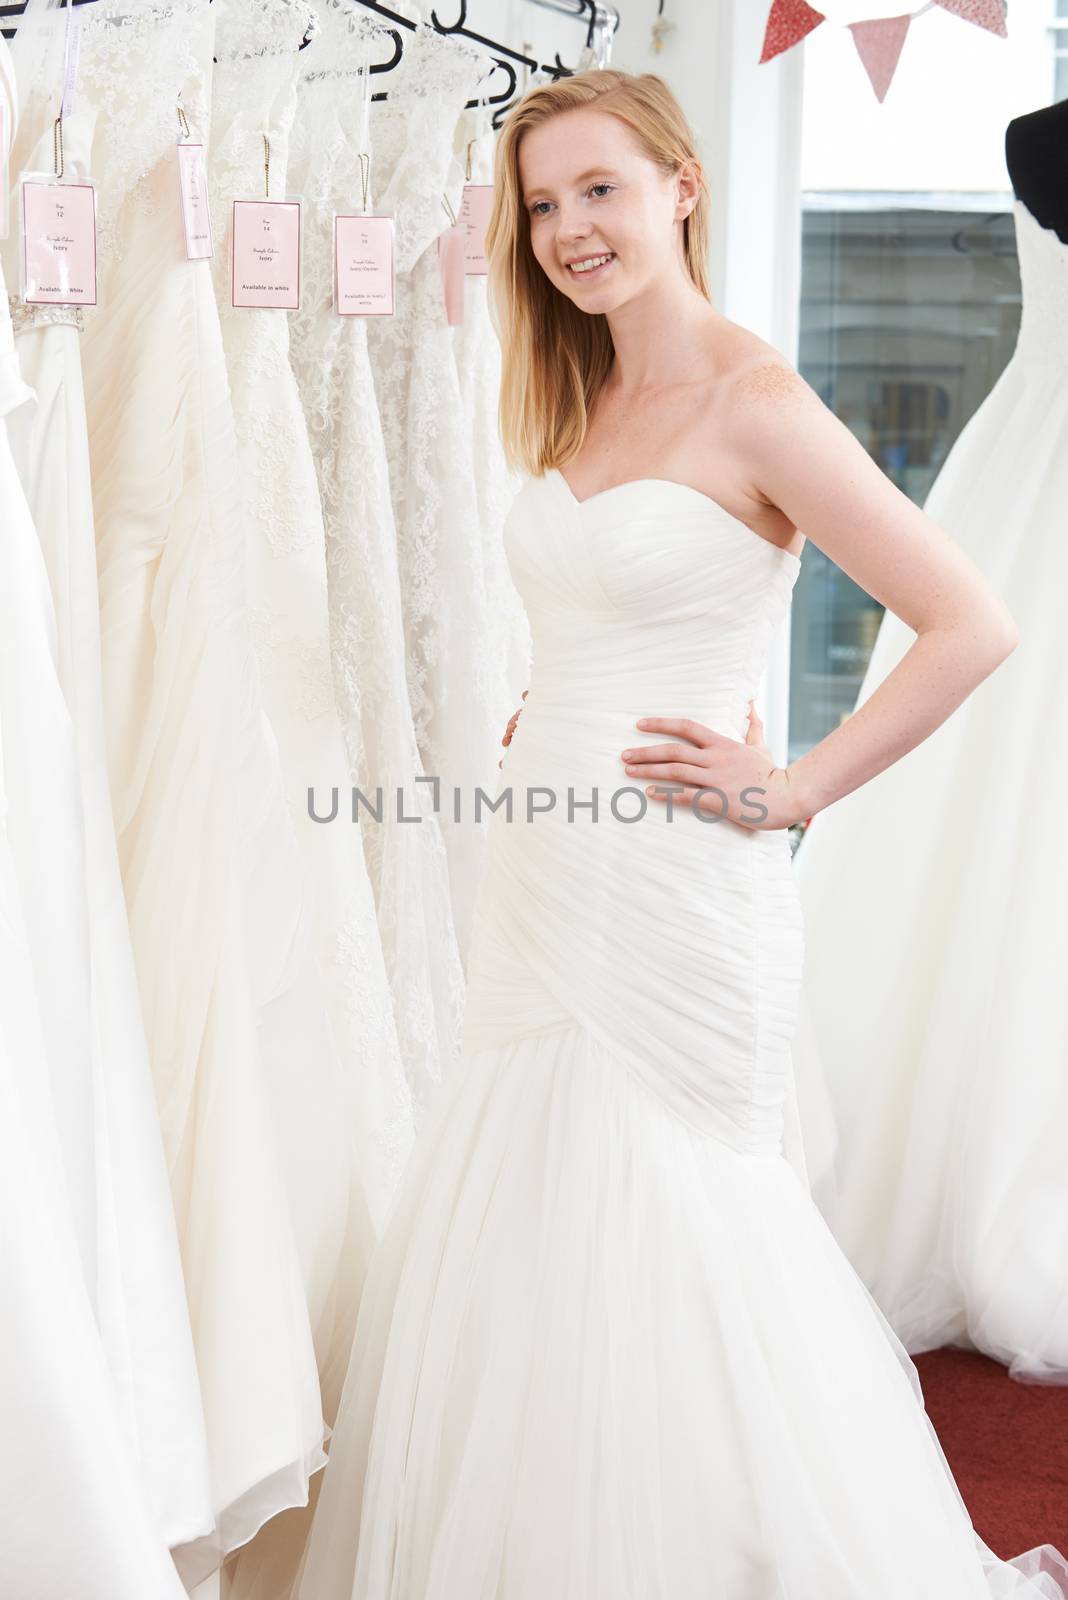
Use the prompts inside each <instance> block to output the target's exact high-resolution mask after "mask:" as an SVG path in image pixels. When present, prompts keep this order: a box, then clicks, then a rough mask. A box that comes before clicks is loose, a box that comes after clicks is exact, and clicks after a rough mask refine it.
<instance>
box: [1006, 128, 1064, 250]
mask: <svg viewBox="0 0 1068 1600" xmlns="http://www.w3.org/2000/svg"><path fill="white" fill-rule="evenodd" d="M1066 149H1068V100H1059V101H1058V102H1057V104H1056V105H1052V106H1043V107H1042V108H1041V110H1039V111H1029V112H1028V113H1027V115H1026V116H1023V117H1016V118H1014V120H1013V121H1012V122H1010V123H1009V126H1008V128H1007V129H1006V130H1005V161H1006V164H1007V165H1008V169H1009V177H1010V178H1011V179H1012V187H1013V190H1014V192H1015V194H1016V198H1017V199H1018V200H1022V201H1023V203H1024V205H1025V206H1026V207H1027V209H1028V211H1030V213H1031V215H1032V216H1033V217H1034V219H1035V221H1036V222H1039V223H1041V225H1042V227H1043V228H1051V229H1052V230H1053V232H1054V233H1055V234H1056V235H1057V237H1058V238H1059V239H1060V241H1061V243H1062V244H1068V184H1066V183H1065V181H1064V152H1065V150H1066Z"/></svg>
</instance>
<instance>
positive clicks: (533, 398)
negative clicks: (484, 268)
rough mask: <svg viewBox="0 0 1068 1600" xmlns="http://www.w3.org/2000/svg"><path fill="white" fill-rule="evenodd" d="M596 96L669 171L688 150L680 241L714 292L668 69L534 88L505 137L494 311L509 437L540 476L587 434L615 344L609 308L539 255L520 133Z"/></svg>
mask: <svg viewBox="0 0 1068 1600" xmlns="http://www.w3.org/2000/svg"><path fill="white" fill-rule="evenodd" d="M594 104H596V105H597V107H598V109H599V110H604V111H607V112H610V113H611V115H612V116H614V117H618V118H619V120H620V121H621V122H623V123H625V124H626V126H627V127H628V128H630V129H632V130H633V132H634V133H635V134H636V135H637V136H638V138H639V140H640V141H641V143H642V145H643V147H644V149H645V152H646V154H647V155H648V156H649V158H650V159H651V160H653V161H655V162H656V163H657V165H658V166H659V167H660V170H661V171H662V172H663V173H664V174H665V176H670V175H671V174H672V173H674V172H677V171H678V169H679V166H680V164H681V163H682V162H693V163H694V165H695V170H696V173H697V177H698V180H699V183H700V191H699V194H698V198H697V203H696V205H695V206H694V208H693V210H692V211H691V212H690V214H689V215H688V216H687V217H686V218H684V220H683V249H684V256H685V262H686V268H687V271H688V272H689V274H690V277H691V278H692V279H693V282H694V284H695V286H696V287H697V289H698V290H699V291H700V292H701V294H703V295H704V296H705V298H706V299H711V295H710V292H709V286H708V267H707V257H708V230H709V207H710V198H709V191H708V184H707V181H706V179H705V175H704V171H703V169H702V167H701V164H700V162H699V161H698V159H697V152H696V142H695V139H694V135H693V131H692V129H691V128H690V125H689V123H688V122H687V120H686V117H685V115H684V113H683V110H682V107H681V106H680V105H679V102H678V101H677V100H676V98H675V96H674V94H673V93H672V91H671V90H670V89H669V88H668V86H667V84H666V83H665V82H664V80H663V78H660V77H658V76H657V75H656V74H655V73H652V72H642V73H629V72H618V71H616V70H615V69H603V68H602V69H597V70H594V71H591V72H578V73H576V74H575V75H574V76H573V77H570V78H561V79H559V80H558V81H557V82H554V83H541V84H537V85H536V86H535V87H534V88H533V89H530V90H528V91H527V93H526V94H525V95H524V96H523V98H522V99H521V100H519V101H517V103H516V105H515V106H514V107H513V108H512V110H511V111H510V112H509V114H508V117H507V119H506V120H505V123H504V126H503V129H502V131H501V134H500V137H499V139H498V141H497V150H496V157H495V171H494V188H495V193H494V198H493V208H492V211H491V213H490V218H489V224H488V226H487V229H486V256H487V261H488V267H489V297H490V311H491V315H492V317H493V324H494V327H495V328H496V331H497V336H498V338H499V339H500V342H501V358H502V359H501V396H500V413H499V414H500V428H501V438H502V440H503V443H504V451H505V455H506V457H507V458H508V461H509V464H510V465H511V466H512V467H516V468H519V469H521V470H523V471H526V472H529V473H532V474H534V475H535V476H540V475H541V474H542V473H543V472H545V471H546V469H548V468H550V467H560V466H562V465H563V464H564V463H565V462H567V461H569V460H570V459H571V457H572V456H573V455H574V454H575V452H576V451H577V450H578V449H579V447H580V446H581V444H582V441H583V439H584V437H585V434H586V427H587V423H588V419H589V414H590V411H591V409H592V406H593V401H594V399H595V397H596V395H597V393H598V391H599V390H600V388H601V386H602V384H603V383H604V381H605V378H606V376H607V374H608V369H609V367H610V366H611V363H612V354H613V350H612V339H611V335H610V333H609V331H608V323H607V321H606V319H605V317H604V316H603V315H598V314H594V315H591V314H590V313H589V312H585V311H580V310H579V309H578V307H577V306H576V305H574V303H573V302H572V301H571V300H569V299H568V297H567V296H566V295H565V294H562V293H561V292H560V290H559V289H557V288H556V287H555V286H554V285H553V284H552V283H551V282H550V281H549V279H548V278H547V277H546V275H545V273H544V272H543V271H542V269H541V267H540V266H539V265H538V262H537V260H536V258H535V256H534V252H533V249H532V248H531V243H530V218H529V214H528V212H527V209H526V207H525V206H524V205H523V201H522V188H521V185H520V181H519V144H520V141H521V139H522V137H523V135H524V133H526V131H527V129H528V128H535V127H538V126H539V125H540V124H541V123H543V122H546V121H547V120H548V119H549V117H553V116H556V115H557V113H558V112H561V111H570V110H573V109H574V108H576V107H579V106H591V105H594Z"/></svg>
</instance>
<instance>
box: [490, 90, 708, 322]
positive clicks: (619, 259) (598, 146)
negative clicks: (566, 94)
mask: <svg viewBox="0 0 1068 1600" xmlns="http://www.w3.org/2000/svg"><path fill="white" fill-rule="evenodd" d="M518 164H519V181H520V185H521V191H522V200H523V205H524V208H525V210H526V212H527V215H528V217H529V219H530V243H531V248H532V250H533V252H534V256H535V259H536V260H537V262H538V265H539V266H540V267H541V269H542V271H543V272H544V273H545V275H546V277H547V278H549V280H550V281H551V282H552V283H553V284H555V285H556V287H557V288H558V289H560V290H561V292H562V293H564V294H566V295H567V296H568V298H569V299H571V300H573V301H574V303H575V305H577V306H578V307H579V308H580V310H582V311H588V312H601V313H603V312H609V311H614V310H616V309H617V308H618V307H619V306H621V305H623V304H624V303H625V302H626V301H628V300H630V299H632V298H633V297H634V296H635V295H637V294H640V293H641V292H642V290H644V289H645V288H647V287H648V286H649V285H651V284H653V283H655V282H657V281H659V282H663V280H664V275H665V274H666V273H681V274H682V275H683V276H685V275H686V265H685V259H684V255H683V237H682V228H683V218H684V217H686V216H687V215H688V214H689V212H690V211H691V210H692V209H693V207H694V205H695V204H696V201H697V195H698V189H697V184H696V182H695V179H694V175H693V173H692V172H691V171H689V170H688V169H687V168H686V167H685V166H683V167H680V169H679V170H678V171H677V172H675V173H672V174H670V175H667V176H665V174H664V173H663V172H662V171H661V169H660V168H659V167H658V166H657V164H656V163H655V162H654V161H652V160H650V158H649V157H648V155H646V153H645V150H644V149H643V147H642V145H641V143H640V141H639V139H638V137H637V135H636V134H635V133H634V132H633V131H632V130H631V129H630V128H629V127H627V125H626V124H625V123H624V122H622V121H620V119H619V118H618V117H614V116H612V115H611V113H610V112H606V111H599V110H596V109H593V108H588V107H585V106H583V107H576V108H574V109H572V110H568V111H562V112H560V113H558V114H557V115H556V116H552V117H549V118H548V119H547V120H546V121H545V122H543V123H541V124H539V125H538V126H536V127H532V128H528V129H527V131H526V132H525V133H524V135H523V137H522V141H521V143H520V145H519V152H518Z"/></svg>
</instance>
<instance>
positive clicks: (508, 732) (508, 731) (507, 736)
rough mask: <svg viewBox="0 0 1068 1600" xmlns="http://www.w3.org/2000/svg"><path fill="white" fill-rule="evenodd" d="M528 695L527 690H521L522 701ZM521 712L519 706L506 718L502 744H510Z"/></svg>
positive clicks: (521, 708) (528, 691)
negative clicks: (506, 724) (506, 723)
mask: <svg viewBox="0 0 1068 1600" xmlns="http://www.w3.org/2000/svg"><path fill="white" fill-rule="evenodd" d="M529 693H530V690H529V689H524V690H523V699H524V700H525V699H526V697H527V695H528V694H529ZM522 710H523V707H522V706H520V707H519V708H518V710H516V711H513V712H512V715H511V716H510V717H509V718H508V726H507V727H506V728H505V730H504V738H503V739H502V740H501V743H502V744H511V742H512V735H513V733H514V732H515V725H516V723H517V722H518V721H519V717H520V714H521V712H522ZM500 764H501V763H500V762H499V761H498V763H497V765H498V766H500Z"/></svg>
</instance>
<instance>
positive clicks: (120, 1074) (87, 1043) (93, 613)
mask: <svg viewBox="0 0 1068 1600" xmlns="http://www.w3.org/2000/svg"><path fill="white" fill-rule="evenodd" d="M65 28H66V17H65V15H64V14H62V13H59V12H55V11H53V12H52V13H51V14H50V15H48V16H45V17H38V16H36V15H35V16H33V17H31V18H25V19H23V20H21V21H20V25H19V32H18V36H17V39H16V42H15V47H14V50H13V52H12V57H13V59H14V60H15V61H16V62H17V66H18V72H19V76H20V79H21V85H20V87H21V101H22V104H21V113H20V119H19V129H18V138H17V141H16V145H15V148H14V151H13V154H12V166H13V168H14V170H15V171H22V170H27V171H32V172H41V171H48V170H51V168H52V163H53V121H54V117H55V104H54V101H55V84H56V82H57V81H58V80H59V78H60V77H61V76H62V62H63V44H64V32H65ZM91 139H92V114H91V112H87V111H86V110H85V109H83V103H82V102H81V101H79V99H78V98H77V97H76V98H75V103H74V107H73V114H72V115H70V116H68V117H67V118H66V119H65V121H64V156H65V166H66V171H65V176H66V177H67V178H68V179H79V178H81V179H84V178H85V177H86V176H88V175H89V174H90V173H91V169H92V163H91V157H90V145H91ZM12 220H13V223H14V219H12ZM17 244H18V229H17V226H14V225H13V226H12V230H11V234H10V237H9V239H8V241H7V245H6V247H5V257H6V265H7V267H8V278H9V281H10V280H12V270H11V268H12V258H13V256H14V254H15V251H16V249H17ZM14 281H17V272H16V273H15V277H14ZM11 314H12V317H13V320H14V326H15V352H16V355H17V358H18V362H19V367H20V371H21V374H22V377H23V378H24V379H25V380H26V381H27V382H28V383H29V384H30V385H31V386H32V388H33V390H34V392H35V395H36V401H37V403H36V405H35V406H33V407H27V408H25V410H24V411H22V412H20V413H19V424H18V426H17V427H13V430H12V444H13V447H14V450H15V456H16V464H17V466H18V468H19V473H20V477H21V479H22V484H23V488H24V490H25V493H26V496H27V500H28V503H29V509H30V513H31V515H32V517H33V521H34V525H35V527H36V531H37V536H38V539H39V541H40V544H41V548H42V552H43V555H44V559H45V564H46V569H47V572H48V578H49V585H50V589H51V596H52V601H53V604H54V608H55V615H56V629H55V638H56V647H57V662H56V664H57V669H58V674H59V681H60V684H61V686H62V690H63V695H64V697H65V700H66V705H67V708H68V711H69V714H70V718H71V728H72V734H73V741H74V750H75V755H76V760H77V767H78V772H79V781H80V795H81V815H80V819H79V828H81V827H82V825H84V841H83V843H82V844H80V845H79V847H78V851H77V854H78V857H79V859H82V860H83V866H82V870H81V872H80V874H76V873H75V872H74V871H72V865H73V862H72V860H71V859H68V858H67V856H66V855H65V854H64V852H63V851H62V850H61V849H60V848H59V847H58V845H59V841H58V838H57V830H56V828H55V827H52V828H51V829H50V830H48V834H47V837H48V841H49V842H48V847H47V856H46V860H47V861H48V862H49V863H50V864H51V870H52V871H53V872H54V873H56V874H58V884H57V882H53V883H51V884H48V885H44V884H39V885H38V893H37V894H36V896H35V903H36V904H37V905H38V906H40V907H41V908H42V909H44V910H45V911H46V914H47V916H48V920H49V934H48V941H47V949H46V951H45V960H46V961H47V963H48V965H49V967H50V969H51V971H52V973H53V976H56V967H57V958H58V954H59V952H58V949H57V936H58V935H59V934H60V932H61V930H64V929H65V930H66V934H67V936H68V937H69V936H70V934H71V933H72V932H73V931H74V930H76V929H79V928H80V929H81V930H82V932H83V935H84V938H85V940H86V944H85V948H84V950H83V952H82V955H81V958H80V960H81V962H82V963H83V964H84V970H83V973H82V975H81V976H82V979H83V983H84V987H80V986H79V984H78V982H77V980H75V981H73V982H72V981H70V980H69V979H68V980H65V981H64V983H63V989H64V1000H63V1004H62V1006H56V1007H52V1008H50V1009H51V1012H52V1017H53V1021H54V1020H55V1018H56V1017H59V1018H64V1019H65V1026H66V1029H67V1030H68V1031H67V1034H66V1036H65V1037H64V1039H63V1040H62V1051H63V1057H64V1059H65V1062H66V1065H67V1070H68V1072H69V1070H70V1069H71V1068H75V1067H77V1068H80V1070H82V1071H83V1072H84V1085H82V1086H81V1089H80V1090H79V1091H77V1092H73V1093H72V1092H71V1085H70V1084H69V1082H67V1083H66V1085H65V1088H64V1092H63V1093H62V1095H61V1096H60V1097H59V1100H58V1101H57V1103H58V1104H61V1105H63V1106H64V1107H66V1109H67V1112H68V1115H69V1114H70V1113H72V1112H73V1113H74V1114H75V1115H76V1116H77V1115H78V1114H80V1112H81V1111H82V1110H84V1108H83V1107H82V1093H83V1092H86V1091H87V1092H88V1094H89V1096H90V1099H91V1104H92V1117H93V1126H89V1127H79V1126H77V1122H75V1125H74V1129H73V1132H74V1136H75V1138H76V1139H77V1145H78V1150H79V1160H80V1162H82V1163H84V1164H85V1166H86V1168H87V1169H88V1173H89V1175H90V1178H91V1187H92V1195H91V1198H89V1199H87V1198H84V1197H83V1198H81V1199H80V1203H79V1208H78V1219H79V1224H80V1225H81V1226H82V1227H83V1229H84V1230H86V1233H87V1234H90V1233H91V1236H92V1237H91V1253H90V1256H89V1259H88V1262H87V1265H88V1266H89V1269H90V1270H89V1277H88V1282H89V1283H90V1285H91V1294H92V1299H93V1303H94V1307H95V1310H96V1316H97V1322H98V1325H99V1327H100V1331H101V1337H102V1339H103V1341H104V1346H105V1351H106V1355H107V1359H108V1363H109V1366H110V1368H111V1373H112V1378H113V1380H114V1383H115V1386H116V1391H117V1396H118V1397H119V1400H120V1404H121V1408H122V1413H123V1420H124V1422H125V1424H126V1427H127V1431H128V1434H129V1438H130V1441H131V1444H132V1445H133V1447H134V1449H135V1451H136V1454H137V1458H138V1461H139V1467H140V1471H141V1474H142V1477H143V1480H144V1482H145V1485H146V1488H147V1491H148V1493H149V1495H150V1498H151V1501H152V1504H153V1507H154V1509H155V1513H156V1519H157V1526H158V1528H159V1530H160V1533H161V1536H162V1537H163V1539H164V1540H165V1542H166V1543H167V1544H178V1543H181V1542H183V1541H185V1540H188V1539H191V1538H193V1537H196V1536H197V1535H199V1534H202V1533H204V1532H206V1531H207V1529H209V1528H210V1527H211V1497H210V1487H209V1478H208V1461H207V1444H206V1438H205V1431H204V1418H203V1412H202V1410H201V1404H200V1391H199V1385H198V1380H197V1372H196V1363H195V1359H194V1354H193V1341H192V1334H191V1331H190V1327H189V1314H188V1309H187V1306H186V1297H185V1284H184V1281H183V1278H182V1269H181V1259H180V1257H179V1253H178V1241H177V1235H176V1231H175V1221H174V1209H173V1204H172V1201H171V1193H170V1187H169V1184H168V1181H167V1171H166V1165H165V1162H164V1155H163V1146H162V1141H161V1138H160V1129H159V1114H158V1111H157V1108H156V1100H155V1093H154V1089H153V1084H152V1077H151V1071H150V1067H149V1061H148V1052H147V1047H146V1042H145V1033H144V1023H143V1020H142V1016H141V1000H140V995H139V993H138V989H137V977H136V972H135V969H134V962H133V955H132V951H131V947H130V933H129V926H128V923H127V918H126V905H125V901H124V899H123V894H122V883H121V880H120V877H119V863H118V853H117V850H116V844H115V830H114V823H113V820H112V813H111V797H110V794H109V791H108V776H107V766H106V758H105V750H104V719H103V705H102V698H101V653H100V622H99V594H98V589H97V574H96V548H95V544H94V528H93V512H92V494H91V487H90V479H89V444H88V435H87V429H86V416H85V401H84V396H83V392H82V374H81V350H80V337H81V334H80V329H81V327H82V322H83V317H84V313H83V312H82V311H81V310H79V309H78V308H73V307H44V306H27V305H24V304H22V302H21V301H20V300H19V299H18V298H17V297H16V296H12V297H11ZM41 799H42V797H41V796H40V795H38V797H37V798H36V800H35V806H36V807H37V808H39V807H40V804H41ZM59 885H62V887H59ZM64 896H65V897H66V900H67V908H66V910H65V911H63V912H59V909H58V908H59V905H60V903H61V897H64ZM75 1019H80V1027H81V1029H82V1032H83V1039H82V1042H81V1044H80V1045H79V1046H78V1047H77V1048H72V1040H71V1036H70V1032H69V1030H70V1028H71V1025H72V1024H73V1023H74V1021H75Z"/></svg>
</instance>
